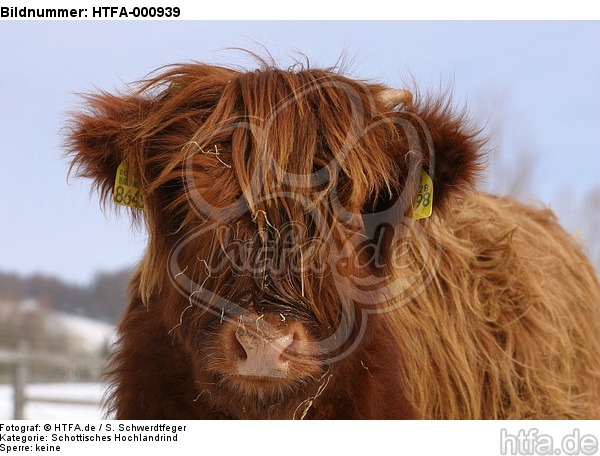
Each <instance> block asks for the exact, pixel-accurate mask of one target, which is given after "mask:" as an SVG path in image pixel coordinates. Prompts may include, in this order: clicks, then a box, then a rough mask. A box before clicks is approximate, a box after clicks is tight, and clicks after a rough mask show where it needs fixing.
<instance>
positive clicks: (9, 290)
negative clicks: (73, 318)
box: [0, 269, 132, 323]
mask: <svg viewBox="0 0 600 456" xmlns="http://www.w3.org/2000/svg"><path fill="white" fill-rule="evenodd" d="M131 274H132V270H130V269H122V270H120V271H116V272H110V273H106V272H102V273H98V274H96V276H95V277H94V279H93V280H92V281H91V283H90V284H89V285H86V286H81V285H73V284H69V283H65V282H64V281H62V280H60V279H58V278H56V277H51V276H45V275H41V274H35V275H32V276H28V277H24V276H20V275H17V274H14V273H5V272H0V300H6V301H24V300H28V299H34V300H36V301H37V302H38V303H39V305H41V306H42V307H44V308H47V309H49V310H56V311H62V312H67V313H71V314H78V315H85V316H88V317H91V318H96V319H98V320H102V321H105V322H108V323H116V322H117V320H118V318H119V316H120V315H121V313H122V312H123V310H124V309H125V305H126V303H127V286H128V283H129V280H130V278H131Z"/></svg>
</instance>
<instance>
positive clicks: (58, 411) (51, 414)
mask: <svg viewBox="0 0 600 456" xmlns="http://www.w3.org/2000/svg"><path fill="white" fill-rule="evenodd" d="M25 392H26V394H27V395H28V396H36V397H40V396H44V397H46V398H48V397H50V398H57V399H65V398H67V399H80V400H81V399H83V400H86V401H96V402H97V403H98V404H99V403H100V401H101V400H102V395H103V394H104V391H103V386H102V385H101V384H98V383H59V384H47V385H28V386H27V387H26V389H25ZM103 414H104V412H103V411H102V410H101V409H100V406H99V405H97V406H94V405H79V404H54V403H46V402H27V403H26V405H25V418H26V419H29V420H97V419H101V418H103V417H104V416H103ZM12 418H13V390H12V386H11V385H0V420H10V419H12Z"/></svg>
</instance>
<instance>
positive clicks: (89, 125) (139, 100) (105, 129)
mask: <svg viewBox="0 0 600 456" xmlns="http://www.w3.org/2000/svg"><path fill="white" fill-rule="evenodd" d="M83 99H84V101H85V107H84V108H83V109H82V110H81V111H78V112H75V113H73V114H72V115H71V118H70V121H69V123H68V125H67V134H66V139H65V147H66V150H67V156H68V157H69V158H70V159H71V172H73V173H74V174H75V175H76V176H78V177H85V178H90V179H92V180H93V181H94V187H95V188H96V189H98V191H99V193H100V196H101V198H102V200H103V201H104V202H106V200H107V199H108V198H109V196H110V195H111V194H112V190H113V186H114V183H115V178H116V174H117V169H118V167H119V165H120V164H121V163H123V162H124V163H126V165H127V166H128V168H129V169H130V173H132V175H137V177H141V176H142V163H143V157H144V154H145V153H144V148H145V144H144V140H143V138H142V137H141V135H140V132H141V129H142V127H143V125H144V120H145V119H146V118H147V116H148V113H149V111H150V108H151V105H152V101H151V100H149V99H147V98H144V97H142V96H140V95H135V94H127V95H113V94H110V93H105V92H102V93H99V94H94V95H85V96H84V97H83Z"/></svg>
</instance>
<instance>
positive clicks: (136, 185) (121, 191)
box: [113, 162, 144, 209]
mask: <svg viewBox="0 0 600 456" xmlns="http://www.w3.org/2000/svg"><path fill="white" fill-rule="evenodd" d="M113 201H114V202H115V203H117V204H120V205H121V206H127V207H133V208H136V209H144V200H143V199H142V190H141V188H140V182H139V181H138V180H137V178H136V177H135V176H134V175H133V173H130V172H129V167H128V166H127V163H125V162H122V163H121V164H120V165H119V167H118V168H117V177H116V179H115V189H114V193H113Z"/></svg>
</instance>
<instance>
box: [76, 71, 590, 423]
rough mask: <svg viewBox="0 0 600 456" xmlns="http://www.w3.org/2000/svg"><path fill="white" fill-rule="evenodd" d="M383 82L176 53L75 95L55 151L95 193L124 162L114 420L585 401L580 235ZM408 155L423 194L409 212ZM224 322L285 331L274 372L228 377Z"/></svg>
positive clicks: (516, 409)
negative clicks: (136, 247)
mask: <svg viewBox="0 0 600 456" xmlns="http://www.w3.org/2000/svg"><path fill="white" fill-rule="evenodd" d="M384 90H386V88H385V87H383V86H381V85H377V84H371V83H365V82H361V81H356V80H352V79H349V78H346V77H344V76H341V75H339V74H337V73H336V72H335V71H329V70H315V69H289V70H281V69H277V68H274V67H271V66H269V65H264V67H263V68H261V69H260V70H256V71H248V72H243V71H236V70H232V69H228V68H222V67H215V66H209V65H203V64H188V65H180V66H174V67H169V68H167V69H165V70H164V71H163V72H162V73H161V74H158V75H156V76H153V77H151V78H150V79H149V80H147V81H143V82H141V83H140V84H139V86H138V87H137V88H136V89H135V90H133V91H131V92H130V93H126V94H119V95H111V94H108V93H100V94H98V95H91V96H88V97H87V98H86V102H87V108H88V110H87V111H84V112H80V113H77V114H75V115H74V117H73V121H72V124H71V126H70V133H69V136H68V149H69V151H70V153H71V154H72V157H73V166H74V167H75V169H76V170H77V171H78V173H79V175H81V176H85V177H89V178H92V179H94V181H95V183H96V185H97V187H98V188H99V190H100V192H101V194H102V195H103V196H104V198H105V199H107V198H108V197H109V195H110V194H111V192H112V189H113V183H114V179H115V174H116V171H117V166H118V165H119V164H120V163H121V162H123V161H124V162H126V163H127V164H128V165H129V168H130V169H131V170H133V172H134V173H135V175H136V176H137V177H138V178H139V179H140V181H141V182H142V191H143V196H144V202H145V210H144V212H143V213H141V212H139V211H137V210H133V212H134V217H135V218H137V219H139V220H144V221H145V223H146V226H147V229H148V234H149V242H148V249H147V252H146V254H145V257H144V259H143V261H142V262H141V264H140V267H139V269H138V271H137V274H136V276H135V278H134V280H133V282H132V284H131V302H130V304H129V307H128V308H127V311H126V312H125V315H124V316H123V319H122V321H121V324H120V327H119V331H120V336H121V338H120V343H119V345H118V349H117V352H116V355H115V356H114V358H113V360H112V370H111V372H110V379H111V382H112V387H113V389H112V393H111V394H112V395H111V401H110V409H111V410H112V411H113V412H114V413H115V415H116V417H117V418H147V419H165V418H178V419H188V418H469V419H478V418H591V417H595V418H598V417H600V292H599V286H598V280H597V276H596V273H595V272H594V270H593V268H592V267H591V265H590V263H589V262H588V260H587V259H586V258H585V256H584V254H583V253H582V251H581V249H580V247H579V246H578V245H577V244H576V243H575V242H574V241H573V240H572V239H571V238H570V237H569V236H568V235H567V234H566V233H565V232H564V231H563V230H562V228H561V227H560V226H559V225H558V223H557V220H556V218H555V217H554V215H553V214H552V213H551V212H550V211H547V210H544V209H535V208H533V207H528V206H525V205H522V204H520V203H518V202H516V201H513V200H511V199H507V198H497V197H493V196H488V195H484V194H479V193H477V192H475V191H474V190H473V184H474V180H475V177H476V175H477V173H478V172H479V171H480V170H481V167H480V163H481V154H482V152H481V148H482V142H481V141H480V140H479V139H478V138H477V135H476V132H475V131H473V130H472V129H470V128H469V127H468V126H467V123H466V121H465V118H464V116H463V115H460V114H456V113H454V112H453V111H452V110H451V109H450V107H449V102H448V100H445V99H425V98H422V99H417V100H416V103H415V104H414V105H408V106H406V105H398V106H393V107H390V106H386V105H385V104H384V103H383V101H382V97H381V96H380V95H381V94H382V93H384ZM421 170H425V171H426V172H428V174H429V175H430V176H431V177H432V179H433V184H434V194H433V204H434V212H433V216H432V217H431V218H427V219H422V220H418V221H416V220H413V219H412V218H410V217H408V216H407V215H409V214H410V211H411V207H412V205H413V202H414V199H415V195H416V194H417V190H418V188H417V187H418V185H419V181H420V176H421ZM240 331H242V332H243V333H244V334H246V332H253V334H254V335H253V336H251V337H256V338H257V340H261V341H263V342H264V344H269V343H270V342H269V341H270V339H272V338H273V337H275V336H273V337H271V336H269V337H268V336H267V335H268V334H270V335H276V337H279V336H280V335H282V334H284V335H285V334H288V335H289V334H293V343H292V345H290V347H288V348H287V349H286V350H285V352H284V353H283V355H282V356H285V357H287V358H289V360H287V361H286V363H287V364H286V365H285V366H286V369H287V370H285V376H283V378H264V377H260V376H249V375H242V373H241V372H242V371H240V368H239V366H240V364H239V363H240V362H243V360H244V358H245V356H246V355H245V354H244V352H243V350H242V349H241V347H240V344H239V343H238V342H237V340H241V339H240ZM266 334H267V335H266ZM240 360H242V361H240ZM282 372H283V371H282Z"/></svg>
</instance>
